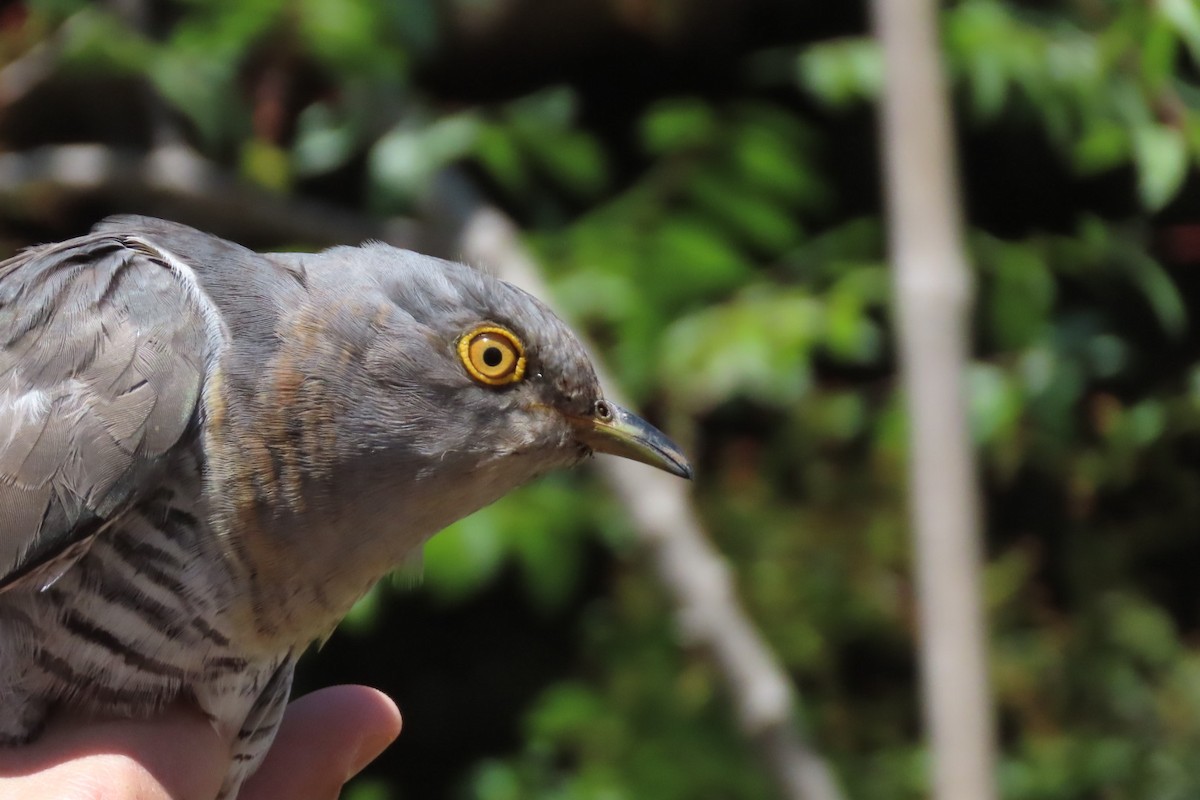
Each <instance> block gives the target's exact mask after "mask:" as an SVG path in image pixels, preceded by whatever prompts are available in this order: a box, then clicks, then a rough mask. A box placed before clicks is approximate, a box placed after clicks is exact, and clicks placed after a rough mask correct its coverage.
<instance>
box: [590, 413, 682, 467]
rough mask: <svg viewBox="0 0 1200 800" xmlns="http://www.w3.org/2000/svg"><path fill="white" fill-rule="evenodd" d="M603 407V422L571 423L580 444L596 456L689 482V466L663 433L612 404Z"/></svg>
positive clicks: (592, 417) (596, 420) (595, 419)
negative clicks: (645, 466)
mask: <svg viewBox="0 0 1200 800" xmlns="http://www.w3.org/2000/svg"><path fill="white" fill-rule="evenodd" d="M605 404H606V405H607V407H608V409H609V414H608V416H607V417H605V418H601V417H599V416H591V417H577V418H574V419H573V422H574V423H575V426H576V436H577V437H578V439H579V441H580V442H581V443H583V444H585V445H587V446H588V447H590V448H591V449H592V450H594V451H595V452H597V453H608V454H609V455H614V456H620V457H621V458H628V459H631V460H633V461H640V462H642V463H643V464H649V465H650V466H652V467H658V468H659V469H661V470H664V471H666V472H669V473H671V474H672V475H676V476H678V477H680V478H686V479H688V480H691V479H692V465H691V464H689V463H688V460H687V457H686V456H684V454H683V452H682V451H681V450H680V449H679V446H678V445H676V444H675V443H674V442H672V441H671V440H670V439H668V438H667V437H666V435H665V434H663V432H662V431H660V430H659V429H658V428H655V427H654V426H653V425H651V424H650V423H649V422H646V420H644V419H642V418H641V417H639V416H638V415H637V414H632V413H630V412H629V411H626V410H625V409H623V408H621V407H620V406H618V405H616V404H615V403H611V402H608V401H605Z"/></svg>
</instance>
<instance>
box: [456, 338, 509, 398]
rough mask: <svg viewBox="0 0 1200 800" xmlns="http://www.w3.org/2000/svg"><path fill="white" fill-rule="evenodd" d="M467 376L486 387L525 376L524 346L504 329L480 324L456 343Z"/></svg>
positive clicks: (503, 384)
mask: <svg viewBox="0 0 1200 800" xmlns="http://www.w3.org/2000/svg"><path fill="white" fill-rule="evenodd" d="M458 357H459V359H460V360H461V361H462V363H463V366H464V367H466V369H467V373H468V374H469V375H470V376H471V377H472V378H474V379H475V380H477V381H479V382H480V383H482V384H484V385H487V386H506V385H507V384H510V383H516V382H517V381H519V380H521V379H522V378H524V377H525V347H524V346H523V345H522V344H521V340H520V339H518V338H517V336H516V334H514V333H513V332H512V331H510V330H508V329H507V328H500V327H497V326H495V325H481V326H479V327H478V328H475V329H474V330H472V331H471V332H470V333H468V334H466V335H465V336H463V337H462V338H461V339H459V340H458Z"/></svg>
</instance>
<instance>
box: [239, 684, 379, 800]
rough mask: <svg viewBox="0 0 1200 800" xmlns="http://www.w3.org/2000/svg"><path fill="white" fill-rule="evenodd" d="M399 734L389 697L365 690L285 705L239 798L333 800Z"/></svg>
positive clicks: (336, 689)
mask: <svg viewBox="0 0 1200 800" xmlns="http://www.w3.org/2000/svg"><path fill="white" fill-rule="evenodd" d="M398 735H400V712H399V711H398V710H397V708H396V704H395V703H393V702H392V701H391V699H390V698H389V697H388V696H387V695H385V694H383V693H382V692H378V691H376V690H375V689H369V688H367V687H366V686H333V687H330V688H328V689H321V690H319V691H316V692H313V693H312V694H309V695H305V696H304V697H302V698H300V699H299V700H296V701H295V702H293V703H292V704H291V705H290V706H288V710H287V714H286V715H285V716H284V718H283V724H282V725H281V726H280V728H279V733H278V735H276V737H275V742H274V743H273V744H272V745H271V751H270V752H269V753H268V754H267V757H266V759H265V760H264V761H263V763H262V766H260V767H259V768H258V771H257V772H255V773H254V775H253V776H251V778H250V780H248V781H247V782H246V785H245V787H244V788H243V789H242V791H241V792H240V793H239V794H238V798H239V800H278V798H295V799H296V800H332V798H336V797H337V796H338V794H339V793H340V791H341V788H342V785H343V784H344V783H345V782H346V781H348V780H349V779H350V778H352V777H354V775H356V774H357V773H358V772H360V771H361V770H362V769H363V767H365V766H366V765H367V764H369V763H371V761H373V760H374V759H375V757H376V756H378V755H379V754H380V753H382V752H383V750H384V749H385V748H386V747H387V746H388V745H389V744H391V743H392V742H393V741H394V740H395V738H396V737H397V736H398Z"/></svg>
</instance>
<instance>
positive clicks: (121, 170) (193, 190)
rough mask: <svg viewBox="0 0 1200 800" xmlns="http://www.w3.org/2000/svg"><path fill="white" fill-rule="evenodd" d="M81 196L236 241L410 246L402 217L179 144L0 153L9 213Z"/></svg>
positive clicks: (0, 191) (0, 180)
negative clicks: (342, 203) (325, 199)
mask: <svg viewBox="0 0 1200 800" xmlns="http://www.w3.org/2000/svg"><path fill="white" fill-rule="evenodd" d="M81 197H98V198H102V199H104V200H106V201H108V203H109V204H110V205H112V206H113V207H115V208H120V209H121V210H123V211H127V212H142V213H150V214H154V215H155V216H162V217H168V218H171V219H177V220H180V221H183V222H187V223H188V224H191V225H195V226H196V227H198V228H202V229H204V230H209V231H213V232H215V233H219V234H220V235H222V236H227V237H229V238H231V239H236V240H238V241H243V242H245V241H257V242H261V241H269V242H277V243H280V244H287V243H293V242H308V243H314V244H345V243H346V242H362V241H365V240H367V239H381V240H385V241H388V242H391V243H393V244H396V245H399V246H411V244H412V241H413V238H414V231H413V229H412V226H411V224H410V223H408V222H407V221H405V220H392V221H388V222H385V223H381V222H376V221H373V220H369V219H366V218H364V217H362V216H361V215H358V214H354V213H348V212H346V211H343V210H340V209H337V208H333V207H331V206H328V205H326V204H323V203H318V202H314V201H309V200H303V199H299V198H296V197H289V196H285V195H282V194H276V193H273V192H268V191H266V190H265V189H260V188H258V187H256V186H252V185H250V184H248V183H246V182H245V181H242V180H239V179H238V178H237V177H236V176H234V175H232V174H230V173H229V172H227V171H226V170H224V169H222V168H221V167H219V166H217V165H215V164H213V163H212V162H211V161H209V160H207V159H205V158H203V157H202V156H200V155H199V154H197V153H196V152H195V151H194V150H192V149H190V148H188V147H185V146H183V145H167V146H164V147H158V148H156V149H154V150H151V151H150V152H148V153H141V152H136V151H125V150H117V149H113V148H110V147H106V146H104V145H100V144H70V145H55V146H47V147H40V148H38V149H36V150H30V151H25V152H13V153H2V154H0V201H3V203H4V205H5V206H6V207H7V208H8V209H10V211H11V212H12V213H14V214H20V213H28V212H27V211H25V210H27V209H36V210H37V211H39V212H42V213H44V212H45V211H46V207H47V205H49V206H51V207H53V206H55V205H57V204H65V203H71V202H75V201H77V200H79V199H80V198H81Z"/></svg>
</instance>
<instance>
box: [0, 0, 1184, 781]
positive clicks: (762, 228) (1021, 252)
mask: <svg viewBox="0 0 1200 800" xmlns="http://www.w3.org/2000/svg"><path fill="white" fill-rule="evenodd" d="M941 22H942V25H943V43H944V52H945V58H946V60H947V66H948V70H949V73H950V76H951V85H952V94H953V99H954V102H955V120H956V124H957V130H958V136H959V144H960V146H961V164H960V169H961V173H962V178H963V181H964V186H965V207H964V209H963V215H964V218H965V219H966V222H967V224H968V229H969V237H968V238H969V246H970V257H971V259H972V261H973V264H974V267H975V270H976V276H977V283H978V290H979V295H978V302H977V308H976V311H977V315H976V319H975V323H974V328H973V337H974V338H973V362H972V365H971V368H970V371H969V375H968V386H969V391H970V409H971V415H972V426H973V432H974V436H975V441H976V443H977V445H978V448H979V451H980V454H981V481H982V486H983V491H984V496H985V500H986V503H987V511H986V518H985V528H986V537H987V538H986V556H987V567H986V573H985V575H986V579H985V586H984V587H983V591H984V592H985V596H986V604H987V610H988V615H989V621H990V623H991V626H992V629H991V647H992V649H991V665H992V670H993V675H992V680H993V684H994V691H995V698H996V703H997V706H998V712H999V720H1000V744H1001V748H1002V753H1001V763H1000V784H1001V789H1002V793H1003V795H1004V796H1005V797H1006V798H1014V799H1015V798H1022V799H1029V800H1042V799H1045V800H1085V799H1086V798H1096V799H1097V800H1120V799H1125V798H1128V799H1130V800H1134V799H1136V800H1170V799H1174V798H1181V799H1182V798H1195V797H1200V587H1198V585H1197V584H1198V581H1197V575H1198V574H1200V536H1197V533H1196V530H1195V528H1196V524H1197V520H1200V370H1197V368H1196V367H1195V366H1194V364H1193V361H1194V357H1195V353H1196V348H1197V344H1198V342H1200V329H1198V328H1197V326H1196V324H1195V322H1194V319H1195V318H1196V316H1197V313H1198V312H1200V272H1198V270H1197V267H1198V266H1200V181H1198V180H1197V172H1196V170H1195V169H1194V166H1195V165H1196V164H1197V163H1198V159H1200V72H1198V69H1200V8H1198V7H1197V5H1195V4H1194V3H1193V2H1192V1H1191V0H1156V1H1155V2H1145V1H1144V0H1003V1H1002V0H959V1H958V2H948V3H945V4H944V6H943V11H942V17H941ZM867 28H868V20H867V8H866V7H865V5H864V4H862V3H860V2H841V3H829V2H816V1H815V0H809V1H804V0H445V1H444V2H441V1H439V0H396V1H395V2H383V1H382V0H381V1H379V2H372V1H371V0H211V1H208V2H204V1H202V0H113V2H98V3H87V2H80V1H79V0H39V1H38V2H33V1H32V0H31V1H30V2H8V3H3V4H0V64H3V66H0V147H2V150H0V251H2V253H0V254H2V255H8V254H10V253H12V252H13V251H15V250H16V249H17V248H19V247H22V246H25V245H28V244H31V243H34V242H39V241H48V240H56V239H61V238H65V237H68V236H71V235H76V234H79V233H82V232H83V231H85V230H87V229H88V228H89V227H90V226H91V225H92V224H93V223H95V222H96V221H97V220H99V219H100V218H102V217H103V216H105V215H106V214H110V213H117V212H139V213H148V214H153V215H156V216H163V217H169V218H173V219H176V220H179V221H181V222H186V223H189V224H193V225H196V226H198V227H202V228H205V229H207V230H210V231H212V232H215V233H218V234H220V235H223V236H227V237H230V238H234V239H237V240H238V241H240V242H242V243H243V244H246V245H248V246H251V247H255V248H260V249H267V248H273V249H285V248H286V249H306V248H316V247H321V246H326V245H329V244H332V243H334V242H337V241H342V242H346V241H351V242H353V241H357V240H360V239H361V238H365V237H369V236H387V237H388V238H389V239H391V240H393V241H400V242H407V243H410V244H411V245H412V246H415V247H420V248H421V249H425V250H430V251H435V252H440V253H442V254H444V255H448V256H451V257H453V256H455V255H461V253H460V252H459V251H457V250H456V246H455V243H454V240H453V238H452V237H451V238H449V239H447V238H446V236H445V234H444V232H441V233H439V229H440V228H441V226H442V222H444V218H445V216H446V215H447V214H448V212H447V204H448V203H449V204H453V203H454V202H456V201H455V200H454V197H448V196H447V193H446V192H445V191H444V187H445V185H446V181H447V179H452V180H453V182H454V185H455V186H459V187H462V186H467V187H469V188H470V190H471V192H473V193H474V195H473V196H474V197H476V198H477V199H478V198H481V199H482V201H483V202H485V203H487V204H489V205H490V206H491V207H493V208H495V209H498V210H499V211H501V212H502V213H503V214H505V215H506V216H507V217H508V218H510V219H512V220H514V221H515V223H516V224H517V225H518V226H519V227H520V229H521V230H522V232H523V238H522V242H523V244H524V245H525V246H526V247H528V248H529V249H530V251H531V252H532V253H533V255H534V256H535V258H536V259H537V261H538V263H539V264H540V265H541V267H542V269H544V271H545V275H546V278H547V280H548V281H549V283H550V287H551V295H552V299H553V302H554V304H555V305H556V306H557V307H558V308H559V309H561V310H562V311H563V312H564V313H565V314H566V315H568V316H569V317H570V318H571V319H572V320H573V321H574V322H575V324H576V325H577V326H578V327H579V328H580V329H581V330H584V331H586V332H587V333H588V335H589V336H590V337H591V340H592V341H593V342H594V343H595V346H596V348H597V350H598V351H599V352H600V353H601V354H602V355H603V357H604V358H605V359H606V360H607V362H608V363H609V365H610V367H611V369H612V372H613V373H614V376H615V379H616V380H617V382H619V384H620V385H621V386H622V387H623V388H624V389H625V390H626V391H627V392H628V393H629V395H630V396H631V397H632V398H633V399H634V401H635V402H636V404H637V405H638V406H639V407H640V408H641V409H642V410H643V411H644V412H645V413H646V414H647V416H648V417H649V418H651V419H652V420H653V421H655V422H656V423H657V424H659V425H660V426H661V427H663V428H664V429H665V430H667V431H668V432H669V433H670V434H671V435H673V436H674V437H675V438H676V439H677V440H679V441H680V442H681V443H682V444H683V445H684V446H685V449H687V450H688V451H689V452H690V453H691V454H692V456H693V457H694V461H695V463H696V465H697V467H698V479H697V481H696V484H695V487H694V489H695V491H694V497H695V502H696V504H697V507H698V510H699V512H700V514H701V517H702V519H703V522H704V525H705V527H706V529H707V531H708V534H709V535H710V537H711V539H712V541H713V543H714V544H715V545H716V546H717V547H718V548H719V550H720V551H721V553H722V554H723V556H724V557H725V558H726V559H727V562H728V565H729V568H730V570H731V572H732V575H733V577H734V579H735V580H736V582H737V585H738V587H739V590H740V593H741V597H742V599H743V602H744V603H745V606H746V609H747V611H748V613H749V615H750V616H751V617H752V619H753V620H754V622H755V624H756V625H757V626H758V627H759V629H760V630H761V632H762V634H763V635H764V636H765V638H766V640H767V641H768V643H769V644H770V645H771V647H772V648H773V649H774V651H775V653H776V655H777V657H778V659H779V660H780V662H781V664H782V665H783V667H784V669H785V670H786V672H787V675H788V676H789V678H790V681H791V682H792V685H793V686H794V687H795V688H796V689H797V691H798V692H799V696H800V703H799V707H798V708H797V711H796V714H797V721H798V723H799V724H800V725H801V726H802V727H803V728H804V729H805V730H806V731H807V732H808V734H809V735H810V736H811V738H812V740H813V742H814V746H815V747H816V748H817V749H819V750H820V751H821V752H822V753H823V754H824V755H825V757H827V758H828V759H829V761H830V763H831V765H832V766H833V768H834V769H835V771H836V774H837V777H838V780H839V782H840V783H841V785H842V787H843V789H844V791H845V794H846V796H847V797H849V798H853V799H854V800H893V799H895V800H903V799H906V798H920V797H923V796H924V795H925V794H926V791H927V768H926V767H927V760H926V753H925V751H924V749H923V747H922V743H921V732H920V709H919V705H918V698H917V694H916V689H915V686H916V665H915V656H914V614H913V600H912V587H911V578H910V573H911V570H910V564H909V541H908V535H907V532H906V527H907V523H906V517H905V510H904V505H903V490H904V464H905V454H904V452H903V436H904V419H903V417H902V415H901V413H900V403H899V400H898V397H897V391H896V375H895V364H894V361H893V335H892V332H891V330H890V328H889V316H890V312H889V282H888V273H887V269H886V266H885V263H884V244H885V243H884V236H883V229H882V226H881V220H880V209H881V197H880V192H879V184H880V179H879V178H880V176H879V170H878V158H877V149H878V147H877V136H876V130H875V104H876V100H877V98H878V93H879V90H880V85H881V78H882V76H881V68H880V56H879V53H878V51H877V49H876V48H875V46H874V45H873V43H872V41H871V39H870V38H869V35H868V30H867ZM485 266H486V265H485ZM333 682H362V683H369V684H372V685H374V686H378V687H380V688H382V689H384V690H385V691H387V692H388V693H390V694H391V695H392V696H393V697H394V698H396V700H397V701H398V703H399V704H400V706H401V708H402V709H403V711H404V714H405V731H404V734H403V735H402V737H401V739H400V741H399V742H398V743H397V744H396V745H395V746H394V747H393V748H392V749H391V750H390V751H389V752H388V753H387V754H386V755H385V756H384V757H383V758H381V759H380V760H379V761H378V762H377V763H376V764H374V765H373V766H372V767H371V768H370V769H369V770H368V771H367V772H366V773H365V774H364V775H363V776H362V777H361V778H359V779H358V780H357V781H356V782H355V783H354V784H352V786H351V788H350V789H349V790H348V791H347V794H346V797H347V798H350V800H399V799H400V798H425V799H429V800H438V799H439V798H451V799H457V798H473V799H476V800H516V799H517V798H545V799H546V800H621V799H622V798H639V799H644V798H654V800H671V799H672V798H680V799H682V798H689V799H691V798H702V799H712V800H718V799H720V800H723V799H724V798H731V799H738V800H740V799H742V798H745V799H746V800H750V799H752V798H770V797H774V796H776V795H775V791H776V790H775V788H774V786H773V784H772V782H771V780H770V779H769V777H768V776H767V774H766V772H765V771H764V768H763V764H762V761H761V759H760V758H759V757H758V755H759V754H757V753H756V752H755V745H754V744H751V743H750V742H749V741H748V740H747V739H746V738H745V737H744V736H743V735H742V733H741V731H740V730H739V727H738V725H737V721H736V719H735V714H734V713H733V709H732V707H731V702H730V698H729V696H728V695H727V694H726V691H725V689H724V685H723V682H722V680H721V678H720V676H719V674H718V672H717V670H716V668H714V666H713V665H712V662H711V660H710V659H709V658H707V657H706V653H705V652H702V650H701V649H699V648H696V647H694V646H690V645H689V644H688V642H687V640H686V639H685V638H684V637H682V636H681V634H680V627H679V624H678V621H677V620H676V619H674V618H673V616H672V613H671V604H670V603H669V602H668V598H667V596H666V593H665V591H664V589H663V587H662V586H661V585H660V584H659V582H658V580H657V578H656V576H655V573H654V571H653V570H652V569H651V568H650V565H649V564H648V563H647V560H646V559H645V558H644V557H643V550H642V548H641V547H639V545H638V539H637V537H636V536H635V534H634V531H633V529H632V527H631V523H630V522H629V520H628V517H627V515H626V514H625V512H624V511H623V510H622V508H621V507H620V506H619V505H618V504H617V502H616V501H615V500H614V499H613V497H612V496H611V494H610V493H609V491H608V490H607V489H606V487H605V486H604V485H603V484H602V483H601V482H600V480H599V479H598V476H597V475H596V474H595V473H594V471H590V470H580V471H576V472H574V473H571V474H561V475H554V476H551V477H548V478H546V479H544V480H542V481H541V482H539V483H537V484H536V485H533V486H530V487H529V488H527V489H525V490H522V491H520V492H518V493H516V494H514V495H512V496H510V497H509V498H507V499H505V500H504V501H502V502H500V503H498V504H496V505H495V506H493V507H491V508H489V509H486V510H485V511H483V512H480V513H479V514H477V515H475V516H473V517H471V518H469V519H467V520H465V521H463V522H461V523H459V524H457V525H456V526H454V527H453V528H452V529H451V530H448V531H446V532H444V533H442V534H440V535H439V536H438V537H437V538H435V539H434V540H433V541H432V542H431V543H430V544H429V545H428V547H427V548H426V553H425V564H424V576H423V579H421V580H419V581H414V580H413V579H412V578H411V577H410V576H403V575H401V576H398V577H397V578H396V579H394V580H390V581H387V582H385V583H384V584H382V585H381V586H380V587H379V588H378V589H377V590H376V591H375V592H373V593H372V594H371V595H370V596H368V597H367V598H366V599H365V600H364V601H363V602H362V603H361V604H360V605H359V606H358V607H357V608H356V609H355V612H354V613H353V615H352V616H351V617H350V618H349V619H348V620H347V622H346V623H345V624H344V625H343V627H342V628H341V629H340V630H339V632H338V633H337V634H336V635H335V636H334V637H333V640H332V641H331V642H330V643H329V644H328V645H327V646H326V647H325V648H324V649H323V650H322V651H321V652H319V653H316V654H311V655H310V656H308V657H307V658H306V660H305V661H304V662H303V667H302V670H301V675H300V677H299V686H298V689H299V690H300V691H305V690H308V689H311V688H315V687H316V686H319V685H324V684H329V683H333ZM963 800H968V799H966V798H964V799H963Z"/></svg>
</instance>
